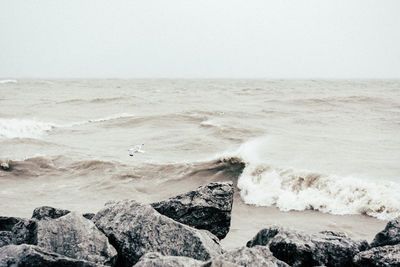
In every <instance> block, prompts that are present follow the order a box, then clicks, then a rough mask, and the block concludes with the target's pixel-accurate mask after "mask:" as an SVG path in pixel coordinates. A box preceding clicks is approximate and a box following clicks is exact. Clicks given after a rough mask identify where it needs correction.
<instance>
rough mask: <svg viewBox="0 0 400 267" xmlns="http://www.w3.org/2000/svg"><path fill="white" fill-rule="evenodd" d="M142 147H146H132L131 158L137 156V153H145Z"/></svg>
mask: <svg viewBox="0 0 400 267" xmlns="http://www.w3.org/2000/svg"><path fill="white" fill-rule="evenodd" d="M142 146H144V144H141V145H136V146H134V147H132V148H131V149H129V150H128V152H129V156H131V157H133V154H135V153H144V151H143V150H142Z"/></svg>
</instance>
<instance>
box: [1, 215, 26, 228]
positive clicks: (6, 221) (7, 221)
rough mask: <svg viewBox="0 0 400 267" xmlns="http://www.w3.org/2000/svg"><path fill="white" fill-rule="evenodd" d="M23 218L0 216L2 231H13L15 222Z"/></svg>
mask: <svg viewBox="0 0 400 267" xmlns="http://www.w3.org/2000/svg"><path fill="white" fill-rule="evenodd" d="M21 220H23V219H21V218H17V217H5V216H0V231H11V230H12V228H13V227H14V225H15V224H17V223H18V222H20V221H21Z"/></svg>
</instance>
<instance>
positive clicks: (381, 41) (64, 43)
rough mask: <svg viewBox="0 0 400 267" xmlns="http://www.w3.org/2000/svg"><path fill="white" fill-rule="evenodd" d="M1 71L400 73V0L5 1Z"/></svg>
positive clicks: (0, 10) (1, 2)
mask: <svg viewBox="0 0 400 267" xmlns="http://www.w3.org/2000/svg"><path fill="white" fill-rule="evenodd" d="M0 77H3V78H24V77H25V78H273V79H285V78H287V79H297V78H300V79H308V78H310V79H311V78H312V79H317V78H324V79H400V1H398V0H391V1H389V0H388V1H386V0H376V1H371V0H359V1H358V0H334V1H329V0H307V1H305V0H291V1H289V0H279V1H278V0H277V1H269V0H262V1H261V0H260V1H259V0H247V1H245V0H242V1H238V0H197V1H195V0H143V1H136V0H129V1H128V0H126V1H125V0H113V1H111V0H65V1H60V0H0Z"/></svg>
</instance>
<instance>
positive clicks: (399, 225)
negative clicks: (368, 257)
mask: <svg viewBox="0 0 400 267" xmlns="http://www.w3.org/2000/svg"><path fill="white" fill-rule="evenodd" d="M397 244H400V217H398V218H396V219H394V220H391V221H389V222H388V223H387V224H386V227H385V229H383V230H382V231H380V232H379V233H377V234H376V236H375V238H374V240H373V241H372V243H371V247H380V246H385V245H397Z"/></svg>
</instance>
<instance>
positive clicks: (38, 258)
mask: <svg viewBox="0 0 400 267" xmlns="http://www.w3.org/2000/svg"><path fill="white" fill-rule="evenodd" d="M8 266H25V267H36V266H44V267H95V266H99V265H98V264H95V263H92V262H88V261H83V260H75V259H71V258H67V257H64V256H62V255H59V254H56V253H50V252H47V251H45V250H43V249H42V248H39V247H37V246H34V245H25V244H23V245H9V246H5V247H2V248H0V267H8Z"/></svg>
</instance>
